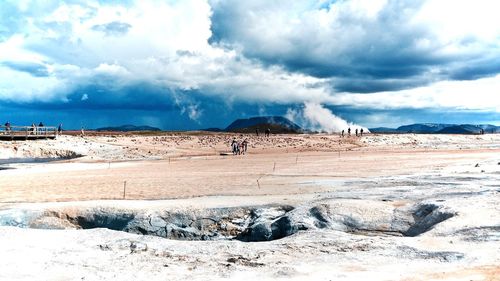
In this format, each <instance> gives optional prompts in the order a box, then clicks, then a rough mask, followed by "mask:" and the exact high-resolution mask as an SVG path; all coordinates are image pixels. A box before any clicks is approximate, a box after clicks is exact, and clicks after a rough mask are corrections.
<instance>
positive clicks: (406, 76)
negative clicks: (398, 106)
mask: <svg viewBox="0 0 500 281" xmlns="http://www.w3.org/2000/svg"><path fill="white" fill-rule="evenodd" d="M313 2H314V1H313ZM317 3H318V4H317V6H316V7H315V6H314V4H311V5H309V6H306V7H304V6H301V5H297V4H292V3H289V2H288V1H274V2H273V4H269V3H268V1H252V2H251V3H245V4H242V3H241V2H240V1H233V0H227V1H213V15H212V33H213V34H212V37H211V39H210V42H211V43H212V44H216V45H221V46H226V47H227V48H232V47H234V48H239V49H242V51H243V53H244V54H245V55H246V56H248V57H252V58H254V59H258V60H261V61H262V62H264V63H266V64H269V65H283V66H284V67H285V68H286V69H287V70H289V71H293V72H301V73H305V74H309V75H313V76H315V77H320V78H339V77H341V78H343V80H344V81H343V82H342V84H341V85H337V86H335V88H336V89H342V90H345V91H352V92H363V93H370V92H377V91H389V90H390V91H395V90H401V89H407V88H410V87H415V86H423V85H427V84H428V83H429V82H431V81H430V80H429V79H428V78H426V77H427V76H428V75H429V73H431V72H432V75H433V76H434V77H433V80H432V82H435V81H436V80H441V79H459V80H471V79H477V78H480V77H485V76H491V75H494V74H497V73H500V69H499V68H500V67H499V64H498V60H497V61H496V62H497V63H488V62H486V63H485V62H484V61H482V58H483V57H484V56H487V55H492V54H493V55H496V57H498V56H499V55H500V51H499V50H498V48H495V47H494V46H488V45H487V44H483V43H484V42H481V41H480V40H479V39H478V38H475V37H467V38H466V39H467V40H465V39H464V40H462V41H460V42H453V44H456V45H455V47H456V48H457V49H462V48H466V47H467V46H472V45H474V44H475V45H479V46H481V51H482V52H477V50H474V51H473V52H470V53H467V52H465V53H446V52H444V51H443V50H444V49H445V48H447V47H449V45H447V44H441V43H440V40H439V38H438V37H437V36H436V33H434V31H433V26H430V25H426V24H422V23H414V22H412V21H411V20H410V19H411V18H412V17H414V16H415V15H416V14H417V13H418V12H419V10H420V9H421V7H422V5H423V4H424V3H425V1H395V0H392V1H388V2H387V3H386V4H385V5H384V6H383V7H382V8H381V9H380V11H378V12H377V13H376V14H375V15H374V16H366V15H364V14H360V13H356V11H353V10H351V9H350V8H349V7H350V6H348V4H349V2H348V1H338V2H336V3H335V2H332V3H330V2H329V3H328V4H325V3H324V2H321V1H317ZM325 9H326V10H327V13H328V14H326V13H325V12H324V11H323V12H320V11H321V10H325ZM320 17H325V18H329V19H330V21H326V22H327V24H325V23H324V22H325V21H319V20H317V18H320ZM290 19H293V20H290ZM490 45H491V44H490ZM349 78H351V79H353V81H352V82H356V81H357V82H359V81H360V80H363V81H365V83H364V84H363V85H356V86H353V87H347V86H346V84H347V82H346V81H345V80H346V79H349ZM397 80H399V81H397ZM384 81H390V82H387V83H386V82H384ZM371 86H373V87H371Z"/></svg>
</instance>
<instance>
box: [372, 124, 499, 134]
mask: <svg viewBox="0 0 500 281" xmlns="http://www.w3.org/2000/svg"><path fill="white" fill-rule="evenodd" d="M481 129H483V130H484V132H485V133H500V126H494V125H489V124H482V125H471V124H461V125H457V124H434V123H424V124H412V125H405V126H401V127H398V128H396V129H393V128H385V127H380V128H371V129H369V130H370V132H372V133H400V134H405V133H415V134H479V133H480V132H481Z"/></svg>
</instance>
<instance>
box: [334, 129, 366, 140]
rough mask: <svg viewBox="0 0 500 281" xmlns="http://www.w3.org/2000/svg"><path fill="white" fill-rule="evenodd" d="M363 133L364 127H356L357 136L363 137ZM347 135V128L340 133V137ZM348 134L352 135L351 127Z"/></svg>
mask: <svg viewBox="0 0 500 281" xmlns="http://www.w3.org/2000/svg"><path fill="white" fill-rule="evenodd" d="M363 133H364V130H363V128H361V129H359V130H358V128H356V130H355V134H356V137H362V136H363ZM344 135H345V130H342V132H341V133H340V137H342V138H343V137H344ZM347 136H348V137H350V136H351V127H349V128H347Z"/></svg>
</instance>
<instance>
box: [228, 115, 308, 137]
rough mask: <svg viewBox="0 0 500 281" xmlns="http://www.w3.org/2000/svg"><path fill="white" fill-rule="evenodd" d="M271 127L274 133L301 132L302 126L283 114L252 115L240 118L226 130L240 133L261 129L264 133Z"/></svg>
mask: <svg viewBox="0 0 500 281" xmlns="http://www.w3.org/2000/svg"><path fill="white" fill-rule="evenodd" d="M268 128H269V129H271V132H272V133H280V134H282V133H299V132H302V128H300V126H299V125H297V124H295V123H293V122H292V121H290V120H288V119H286V118H285V117H281V116H263V117H252V118H248V119H238V120H236V121H234V122H233V123H231V125H229V126H228V127H227V128H226V129H225V131H227V132H238V133H254V132H255V131H256V130H259V131H260V132H261V133H264V131H265V130H266V129H268Z"/></svg>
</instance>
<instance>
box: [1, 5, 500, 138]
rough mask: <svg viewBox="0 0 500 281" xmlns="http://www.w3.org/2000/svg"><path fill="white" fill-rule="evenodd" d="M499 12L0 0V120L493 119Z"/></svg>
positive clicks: (177, 123) (89, 123) (499, 91)
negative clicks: (278, 116)
mask: <svg viewBox="0 0 500 281" xmlns="http://www.w3.org/2000/svg"><path fill="white" fill-rule="evenodd" d="M498 11H500V2H498V1H491V0H473V1H472V0H440V1H424V0H415V1H413V0H351V1H347V0H346V1H342V0H338V1H325V0H310V1H306V0H303V1H289V0H274V1H273V0H252V1H241V0H182V1H181V0H178V1H176V0H136V1H134V0H124V1H118V0H106V1H104V0H101V1H84V0H65V1H63V0H57V1H56V0H53V1H51V0H45V1H31V0H2V1H0V122H1V123H2V124H3V123H4V122H5V121H7V120H9V121H10V122H11V123H13V124H28V125H29V124H31V123H33V122H37V123H38V122H40V121H43V122H45V123H46V124H55V125H57V124H58V123H63V124H64V126H65V127H66V128H79V127H80V126H85V127H87V128H96V127H100V126H105V125H121V124H128V123H132V124H136V125H140V124H147V125H152V126H157V127H160V128H163V129H175V130H179V129H196V128H208V127H225V126H227V125H228V124H229V123H230V122H231V121H233V120H234V119H235V118H240V117H250V116H256V115H282V116H288V117H290V118H292V119H294V120H295V121H296V122H298V123H300V124H301V125H305V126H309V127H318V126H319V127H328V123H329V122H333V123H334V122H336V120H342V119H343V120H346V121H347V122H353V123H356V124H360V125H363V126H366V127H376V126H398V125H401V124H409V123H414V122H441V123H443V122H448V123H493V124H498V125H500V28H498V27H499V26H500V17H499V16H498ZM330 129H335V127H330Z"/></svg>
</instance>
